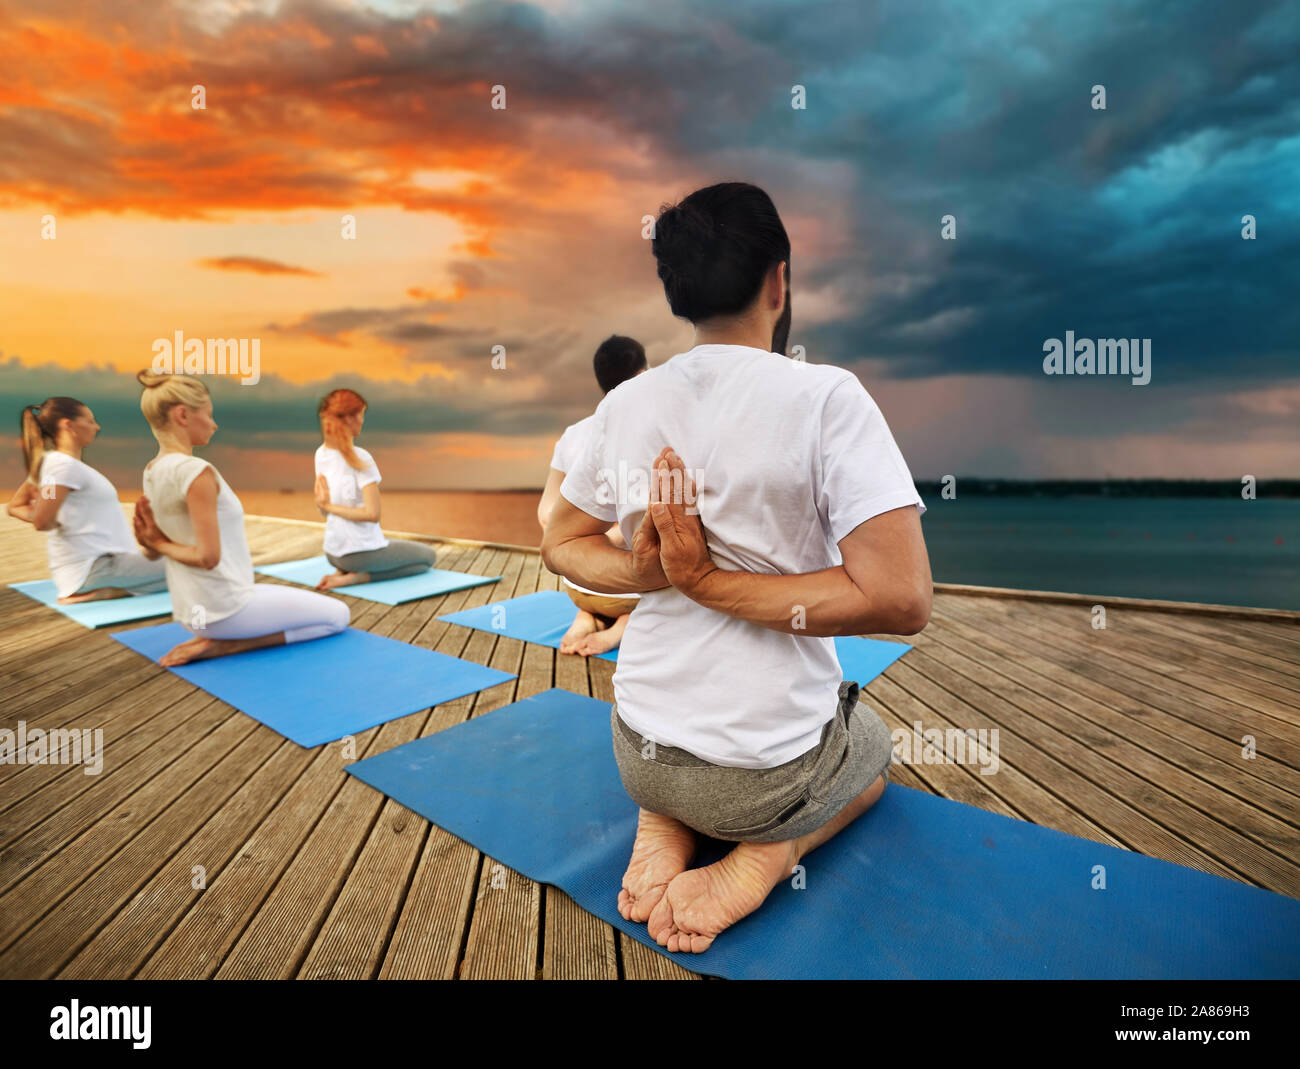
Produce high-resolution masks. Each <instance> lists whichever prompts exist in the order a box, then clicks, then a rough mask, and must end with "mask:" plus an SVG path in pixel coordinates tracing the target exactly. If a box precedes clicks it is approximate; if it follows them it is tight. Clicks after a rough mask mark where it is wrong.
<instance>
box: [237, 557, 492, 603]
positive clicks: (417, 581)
mask: <svg viewBox="0 0 1300 1069" xmlns="http://www.w3.org/2000/svg"><path fill="white" fill-rule="evenodd" d="M254 570H255V571H258V572H261V573H262V574H263V575H269V576H272V577H273V578H275V579H284V580H285V581H287V582H290V583H300V584H302V585H303V586H309V587H315V586H316V584H317V583H319V582H320V581H321V578H322V577H323V576H326V575H329V574H331V573H332V572H333V571H334V570H335V569H334V565H332V564H331V563H330V562H329V561H328V560H326V559H325V558H324V557H309V558H308V559H307V560H290V561H284V562H283V563H282V564H265V565H263V566H262V567H260V568H256V569H254ZM500 578H501V576H499V575H469V574H467V573H465V572H453V571H448V570H447V569H444V568H430V569H429V570H428V571H427V572H421V573H420V574H419V575H408V576H405V577H403V578H401V579H386V580H384V581H383V582H379V583H357V584H356V585H355V586H341V587H337V588H336V589H335V590H334V591H333V592H334V593H335V594H343V595H345V596H346V597H349V598H364V599H365V600H366V601H378V602H380V603H381V604H384V605H401V604H402V603H403V602H407V601H416V600H418V599H419V598H432V597H436V596H437V595H439V594H449V593H451V592H452V591H453V590H465V589H468V588H469V587H472V586H483V585H484V584H485V583H495V582H497V581H498V580H499V579H500Z"/></svg>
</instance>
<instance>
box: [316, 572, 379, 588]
mask: <svg viewBox="0 0 1300 1069" xmlns="http://www.w3.org/2000/svg"><path fill="white" fill-rule="evenodd" d="M369 579H370V576H369V574H368V573H366V572H334V573H333V574H331V575H327V576H325V577H323V578H322V579H321V581H320V582H319V583H317V584H316V589H317V590H333V589H334V588H335V587H338V586H356V585H357V584H358V583H364V582H366V581H368V580H369Z"/></svg>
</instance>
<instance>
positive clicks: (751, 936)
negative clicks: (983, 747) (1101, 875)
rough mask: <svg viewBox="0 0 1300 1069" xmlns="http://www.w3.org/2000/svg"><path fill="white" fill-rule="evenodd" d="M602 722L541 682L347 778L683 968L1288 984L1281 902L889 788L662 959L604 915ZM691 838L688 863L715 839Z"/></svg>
mask: <svg viewBox="0 0 1300 1069" xmlns="http://www.w3.org/2000/svg"><path fill="white" fill-rule="evenodd" d="M609 715H610V706H609V703H608V702H602V701H597V700H596V699H594V698H588V697H584V696H580V695H576V694H571V693H569V692H568V691H563V690H548V691H545V692H544V693H542V694H538V695H536V696H535V697H532V698H527V699H525V700H524V701H520V702H516V703H514V704H513V705H508V706H505V707H504V708H501V709H497V710H495V711H494V712H491V713H486V714H484V715H483V716H480V717H476V718H474V719H473V720H469V721H467V722H465V723H463V724H458V725H456V726H455V727H452V728H449V729H447V730H445V731H441V732H438V733H437V734H435V735H430V736H426V737H424V738H420V739H416V740H415V741H413V742H409V743H407V744H406V745H404V746H399V747H397V748H396V749H394V750H390V751H388V752H387V753H383V754H379V755H377V756H375V757H371V758H368V759H366V760H364V761H360V762H358V763H356V764H353V765H349V766H348V768H347V771H349V772H351V773H352V774H353V775H355V776H357V777H358V778H360V779H362V780H364V781H365V782H366V783H368V784H370V785H371V786H372V787H374V788H375V789H376V790H379V791H382V792H383V793H384V794H387V795H389V796H390V797H392V798H394V799H396V800H397V801H398V802H400V803H401V804H402V805H404V806H406V807H407V808H408V809H412V810H414V811H415V812H417V813H419V814H421V815H422V816H424V817H426V818H428V819H429V820H431V821H433V823H435V824H437V825H439V826H440V827H442V828H445V829H446V830H447V831H449V832H450V833H451V834H453V835H455V836H457V837H458V838H460V839H463V840H465V841H467V842H469V843H471V844H473V845H474V846H475V847H477V848H478V849H480V850H482V851H483V852H484V853H485V854H487V855H488V856H489V857H491V858H493V859H495V860H497V861H499V862H501V863H502V864H504V865H507V866H509V867H510V868H512V869H514V870H515V871H517V872H520V873H523V874H524V875H525V876H527V877H529V878H530V879H533V880H537V881H539V882H543V883H549V884H553V885H554V886H557V887H560V888H561V889H563V890H564V891H565V892H566V893H567V894H568V895H569V896H570V897H571V898H573V900H574V901H575V902H577V903H578V905H580V906H581V907H582V908H583V909H585V910H587V911H589V912H591V913H594V914H595V915H596V916H598V917H599V918H601V920H604V921H606V922H608V923H609V924H612V925H613V926H614V927H616V928H618V929H619V930H621V931H623V932H625V933H627V934H629V935H631V936H632V937H633V938H635V939H638V940H640V941H641V942H642V943H645V944H646V945H647V946H651V947H654V948H655V949H656V950H659V951H660V953H664V954H665V955H666V956H667V957H670V958H672V959H673V960H674V961H677V962H678V963H680V964H681V965H682V966H684V967H685V968H687V969H690V970H692V971H694V972H703V973H708V974H710V975H714V976H725V977H729V978H733V979H741V978H755V979H757V978H796V979H829V978H870V977H877V978H889V979H894V978H908V977H912V978H927V979H938V978H948V979H951V978H977V979H994V978H998V979H1011V978H1019V979H1060V978H1096V979H1102V978H1134V979H1138V978H1142V979H1148V978H1149V979H1156V978H1159V979H1174V978H1177V979H1201V978H1247V977H1259V978H1281V977H1290V978H1296V977H1300V901H1297V900H1295V899H1291V898H1287V897H1285V896H1283V895H1278V894H1273V893H1272V892H1269V891H1264V890H1261V889H1259V888H1257V887H1250V886H1248V885H1246V884H1243V883H1237V882H1236V881H1234V880H1228V879H1224V878H1222V877H1219V876H1212V875H1209V874H1208V873H1204V872H1198V871H1196V870H1195V869H1189V868H1184V867H1182V866H1180V865H1174V864H1170V863H1169V862H1167V861H1159V860H1156V859H1154V858H1148V857H1144V856H1143V855H1141V854H1136V853H1132V852H1130V851H1127V850H1120V849H1116V848H1115V847H1111V846H1105V845H1102V844H1100V843H1094V842H1090V841H1088V840H1085V839H1079V838H1075V837H1074V836H1072V835H1066V834H1063V833H1062V832H1059V831H1054V830H1052V829H1050V828H1043V827H1040V826H1038V825H1036V824H1029V823H1026V822H1025V821H1020V820H1013V819H1010V818H1008V817H1003V816H999V815H997V814H995V813H989V812H986V811H985V810H982V809H977V808H975V807H973V806H968V805H963V804H961V803H960V802H953V801H949V800H948V799H945V798H939V797H937V796H935V795H931V794H926V793H924V792H922V791H917V790H912V789H911V788H908V787H901V786H898V785H897V784H895V785H892V786H890V787H889V788H888V789H887V790H886V791H885V794H884V796H883V797H882V798H881V800H880V801H879V802H878V803H877V804H876V805H875V806H873V807H872V808H871V809H870V810H868V811H867V813H866V814H864V815H863V816H862V817H860V818H859V819H858V820H857V821H855V822H854V823H853V824H852V825H850V826H849V827H848V828H847V829H845V830H844V831H843V832H841V833H840V834H839V835H837V836H836V837H835V838H833V839H832V840H830V842H828V843H826V844H825V845H823V846H822V847H820V848H819V849H817V850H815V851H813V853H811V854H809V855H808V856H807V857H805V858H804V860H803V865H804V868H805V870H806V871H805V873H804V882H805V886H804V887H803V888H802V889H796V888H795V887H794V886H792V882H791V883H783V884H781V885H779V886H778V887H777V889H776V890H775V891H773V892H772V894H771V896H769V898H768V900H767V902H765V903H764V905H763V906H762V907H761V908H760V909H759V910H758V911H757V912H755V913H752V914H750V916H748V917H746V918H745V919H744V920H742V921H740V923H738V924H736V925H734V926H732V927H731V928H729V929H727V930H726V931H725V932H723V933H722V934H721V935H720V936H719V937H718V938H717V940H716V941H715V942H714V944H713V946H712V947H710V948H709V950H708V951H706V952H705V953H703V954H696V955H691V954H667V952H666V951H663V950H662V949H661V948H660V947H658V945H657V944H655V943H654V942H653V941H652V940H651V939H650V937H649V935H648V934H647V932H646V928H645V925H644V924H633V923H631V922H629V921H625V920H623V918H622V917H620V916H619V915H618V909H617V897H618V891H619V888H620V887H621V886H622V877H623V871H624V869H625V868H626V866H627V860H628V856H629V854H630V852H631V848H632V841H633V839H634V837H635V834H636V816H637V808H636V805H635V804H634V803H633V802H632V801H631V800H630V799H629V798H628V796H627V794H626V793H625V792H624V790H623V787H622V784H621V782H620V780H619V776H618V770H617V767H616V766H615V763H614V755H613V751H612V749H611V742H610V726H609ZM705 847H706V849H702V850H701V856H700V857H699V858H697V861H696V863H697V864H700V863H707V862H710V861H712V860H715V859H716V858H717V857H719V856H721V851H722V850H723V849H725V847H723V846H722V845H721V844H717V843H714V842H713V841H712V840H706V842H705ZM1098 865H1101V866H1104V867H1105V889H1104V890H1094V888H1093V882H1094V879H1095V871H1096V866H1098Z"/></svg>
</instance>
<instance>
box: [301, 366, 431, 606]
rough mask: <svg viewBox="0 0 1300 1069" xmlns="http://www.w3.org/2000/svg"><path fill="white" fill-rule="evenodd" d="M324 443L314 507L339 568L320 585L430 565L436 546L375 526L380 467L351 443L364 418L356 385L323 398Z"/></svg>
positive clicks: (393, 575) (396, 575)
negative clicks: (394, 536)
mask: <svg viewBox="0 0 1300 1069" xmlns="http://www.w3.org/2000/svg"><path fill="white" fill-rule="evenodd" d="M317 414H318V415H319V416H320V426H321V435H322V437H323V438H324V439H325V441H324V444H323V445H321V447H320V448H319V449H317V450H316V507H317V508H318V509H320V512H321V515H322V516H324V517H325V556H326V558H327V559H328V560H329V562H330V563H331V564H332V565H334V567H335V568H337V569H338V571H337V572H335V574H333V575H327V576H325V578H323V579H322V580H321V581H320V582H319V583H317V584H316V588H317V589H318V590H328V589H330V588H332V587H339V586H352V585H353V584H355V583H377V582H382V581H383V580H385V579H401V578H402V577H404V576H407V575H416V574H418V573H419V572H423V571H427V570H428V569H430V568H432V567H433V565H434V562H435V561H436V560H437V556H438V554H437V550H435V549H434V548H433V547H432V546H426V545H424V544H423V543H421V542H402V541H399V540H397V539H390V538H386V537H384V532H383V531H382V530H381V529H380V527H379V515H380V508H379V479H380V477H379V468H378V467H376V465H375V458H374V457H372V456H371V455H370V454H369V453H368V452H367V451H366V450H364V449H362V448H361V447H360V446H358V445H355V444H354V440H355V439H356V436H357V435H358V434H360V433H361V427H362V424H364V423H365V420H366V401H365V398H364V397H362V396H361V395H360V394H359V393H357V392H356V391H355V390H332V391H331V392H330V393H328V394H326V395H325V397H324V398H323V399H322V400H321V403H320V407H319V408H318V409H317Z"/></svg>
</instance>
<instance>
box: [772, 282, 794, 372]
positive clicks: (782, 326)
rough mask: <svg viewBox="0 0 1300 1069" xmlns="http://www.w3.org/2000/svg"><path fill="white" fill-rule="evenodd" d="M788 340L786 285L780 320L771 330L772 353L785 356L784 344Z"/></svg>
mask: <svg viewBox="0 0 1300 1069" xmlns="http://www.w3.org/2000/svg"><path fill="white" fill-rule="evenodd" d="M789 340H790V286H789V284H788V283H787V285H786V287H785V308H783V309H782V310H781V318H780V319H778V320H777V321H776V325H775V326H774V327H773V328H772V352H774V353H780V354H781V355H782V356H785V347H786V343H787V342H789Z"/></svg>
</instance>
